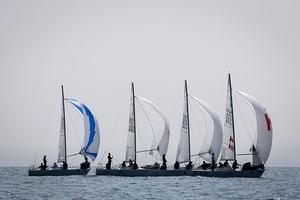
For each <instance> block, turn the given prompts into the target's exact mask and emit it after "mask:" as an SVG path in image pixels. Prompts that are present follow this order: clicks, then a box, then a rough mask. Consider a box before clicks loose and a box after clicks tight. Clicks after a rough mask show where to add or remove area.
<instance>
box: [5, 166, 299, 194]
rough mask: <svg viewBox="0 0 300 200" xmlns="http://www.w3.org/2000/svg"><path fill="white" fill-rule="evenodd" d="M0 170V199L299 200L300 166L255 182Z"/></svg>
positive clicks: (272, 170)
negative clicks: (33, 174) (32, 174)
mask: <svg viewBox="0 0 300 200" xmlns="http://www.w3.org/2000/svg"><path fill="white" fill-rule="evenodd" d="M27 170H28V168H25V167H2V168H0V199H122V200H133V199H184V200H188V199H230V200H233V199H300V168H275V167H269V168H267V169H266V171H265V173H264V174H263V176H262V177H261V178H208V177H200V176H198V177H189V176H181V177H112V176H96V175H95V168H92V169H91V171H90V173H89V174H88V175H87V176H68V177H67V176H65V177H50V176H49V177H29V176H28V174H27Z"/></svg>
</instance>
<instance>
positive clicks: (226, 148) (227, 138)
mask: <svg viewBox="0 0 300 200" xmlns="http://www.w3.org/2000/svg"><path fill="white" fill-rule="evenodd" d="M230 90H231V83H230V78H229V77H228V84H227V97H226V106H225V112H226V114H225V122H224V130H223V145H222V154H221V160H234V155H235V152H234V139H235V138H234V137H233V116H232V110H231V108H232V102H231V100H232V97H231V91H230Z"/></svg>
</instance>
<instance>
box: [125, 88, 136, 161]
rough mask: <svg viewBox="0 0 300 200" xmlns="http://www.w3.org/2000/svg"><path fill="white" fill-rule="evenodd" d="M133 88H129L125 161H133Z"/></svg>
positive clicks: (134, 149) (134, 153)
mask: <svg viewBox="0 0 300 200" xmlns="http://www.w3.org/2000/svg"><path fill="white" fill-rule="evenodd" d="M134 98H135V96H134V88H133V84H132V88H131V98H130V110H129V127H128V135H127V144H126V155H125V161H126V162H128V161H129V160H135V155H136V152H135V151H136V148H135V134H136V130H135V113H134V112H135V111H134V106H135V105H134Z"/></svg>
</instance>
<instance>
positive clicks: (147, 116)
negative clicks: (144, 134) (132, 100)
mask: <svg viewBox="0 0 300 200" xmlns="http://www.w3.org/2000/svg"><path fill="white" fill-rule="evenodd" d="M136 100H137V102H138V103H139V105H140V107H141V108H142V111H143V112H144V114H145V116H146V118H147V120H148V122H149V124H150V127H151V130H152V136H153V140H152V144H153V143H154V142H155V139H156V138H155V133H154V128H153V124H152V123H151V121H150V118H149V115H148V114H147V113H146V111H145V109H144V107H143V106H142V104H141V102H140V100H139V98H136Z"/></svg>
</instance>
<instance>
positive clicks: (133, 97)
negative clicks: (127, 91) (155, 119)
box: [131, 82, 136, 163]
mask: <svg viewBox="0 0 300 200" xmlns="http://www.w3.org/2000/svg"><path fill="white" fill-rule="evenodd" d="M131 91H132V106H133V127H134V162H135V163H136V120H135V95H134V83H133V82H132V83H131Z"/></svg>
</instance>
